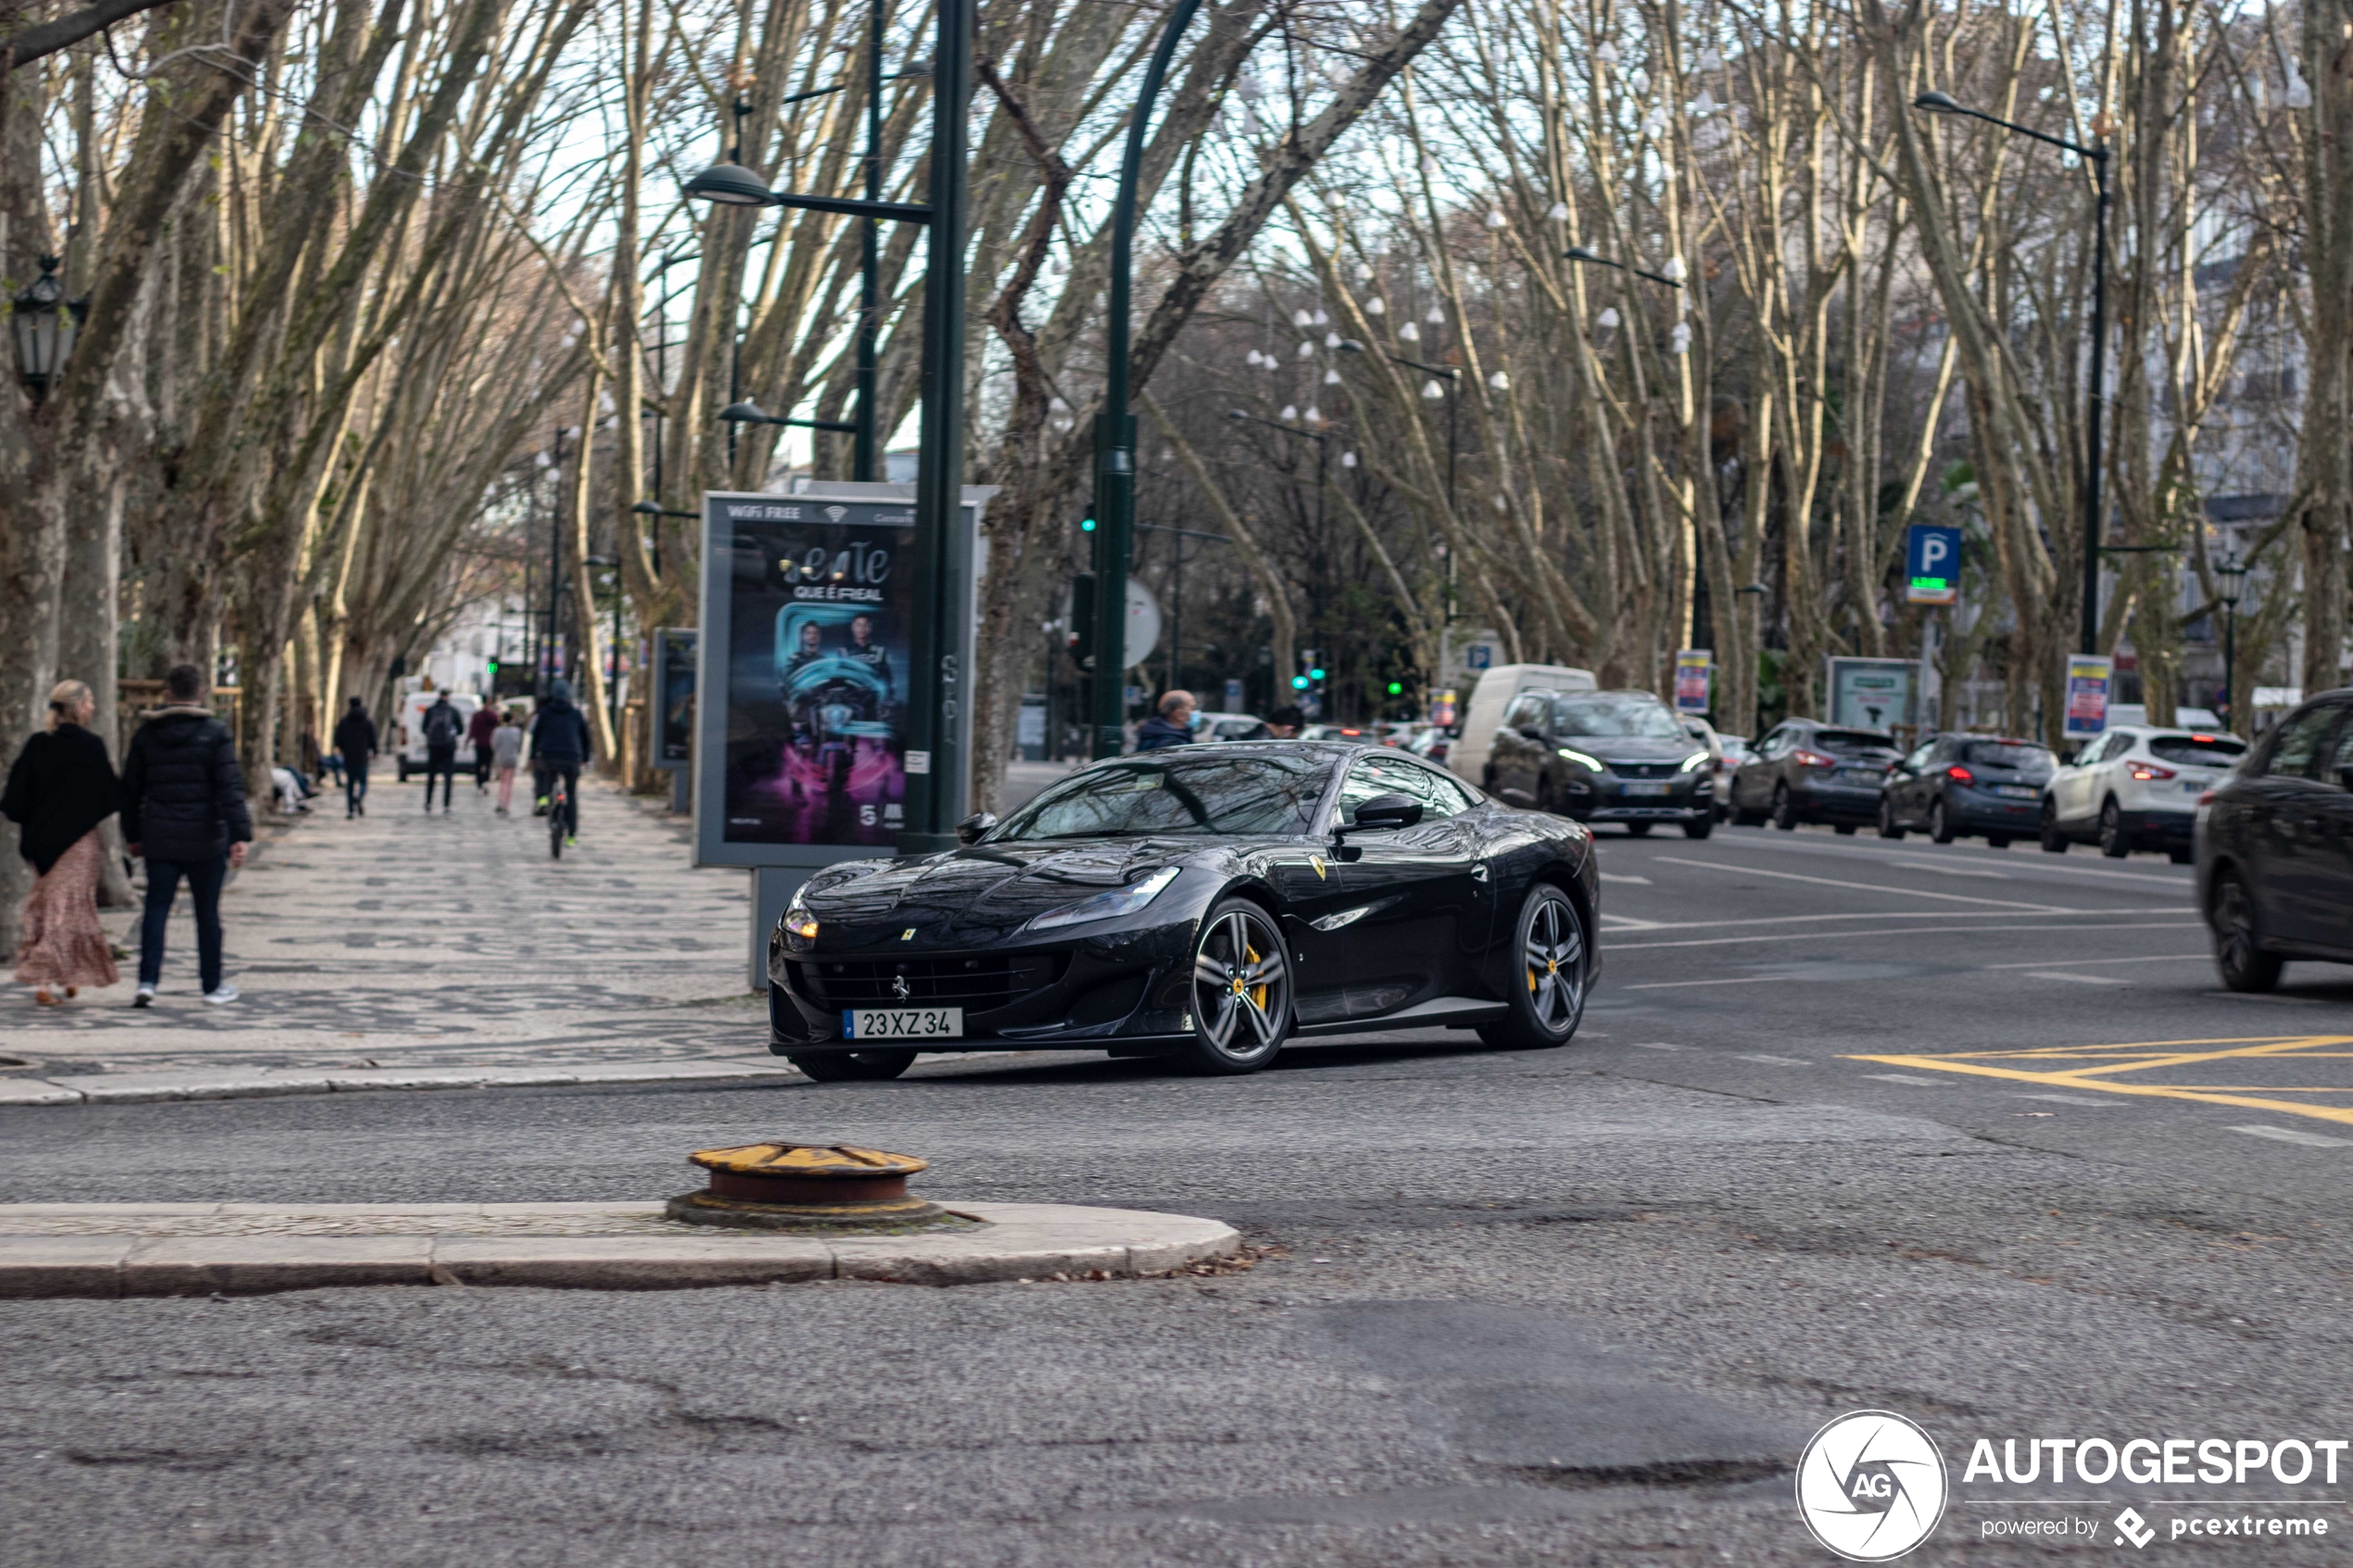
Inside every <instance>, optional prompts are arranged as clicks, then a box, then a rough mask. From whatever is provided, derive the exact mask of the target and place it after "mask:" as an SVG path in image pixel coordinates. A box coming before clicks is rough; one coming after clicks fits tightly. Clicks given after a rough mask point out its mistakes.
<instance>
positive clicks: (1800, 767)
mask: <svg viewBox="0 0 2353 1568" xmlns="http://www.w3.org/2000/svg"><path fill="white" fill-rule="evenodd" d="M1895 760H1896V750H1895V737H1894V735H1891V734H1887V733H1886V732H1885V731H1883V730H1855V729H1849V728H1847V727H1846V726H1845V725H1843V724H1832V723H1831V722H1829V721H1826V720H1821V719H1785V720H1783V721H1781V722H1780V723H1779V724H1777V725H1775V726H1774V727H1773V733H1772V734H1769V735H1767V736H1766V737H1765V738H1764V739H1763V740H1762V741H1760V742H1758V743H1757V746H1756V755H1755V757H1754V758H1752V759H1750V760H1748V761H1746V762H1743V763H1742V764H1741V766H1740V768H1739V770H1738V771H1736V772H1734V773H1733V774H1732V821H1733V822H1738V823H1740V824H1741V825H1742V826H1743V827H1748V826H1753V825H1755V823H1757V822H1762V821H1764V820H1765V818H1766V817H1767V816H1768V815H1769V816H1770V817H1771V818H1772V819H1773V825H1774V826H1775V827H1777V828H1793V827H1795V826H1796V825H1797V824H1798V823H1800V822H1828V823H1830V824H1831V827H1833V828H1834V829H1836V830H1837V831H1838V832H1840V833H1846V834H1851V833H1853V832H1854V831H1855V830H1856V828H1858V827H1862V826H1865V825H1866V824H1876V823H1877V822H1879V797H1880V791H1881V789H1883V788H1884V787H1885V786H1886V784H1887V770H1888V768H1889V767H1890V766H1891V765H1892V764H1893V763H1894V761H1895Z"/></svg>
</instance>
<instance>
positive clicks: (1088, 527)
mask: <svg viewBox="0 0 2353 1568" xmlns="http://www.w3.org/2000/svg"><path fill="white" fill-rule="evenodd" d="M1078 532H1079V533H1093V532H1095V520H1094V519H1093V518H1091V517H1088V518H1081V519H1079V520H1078Z"/></svg>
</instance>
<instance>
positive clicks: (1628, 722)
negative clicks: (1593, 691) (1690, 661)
mask: <svg viewBox="0 0 2353 1568" xmlns="http://www.w3.org/2000/svg"><path fill="white" fill-rule="evenodd" d="M1553 733H1554V734H1556V735H1598V736H1607V737H1610V738H1613V739H1614V738H1617V737H1619V736H1628V735H1630V736H1635V737H1638V738H1640V739H1642V740H1689V739H1691V738H1692V737H1691V736H1689V735H1687V734H1684V733H1683V726H1682V725H1680V724H1679V723H1677V722H1676V721H1675V715H1673V714H1672V713H1669V712H1668V711H1667V706H1666V704H1664V703H1662V702H1660V701H1659V700H1658V699H1657V698H1656V697H1645V696H1565V697H1561V698H1558V699H1556V700H1555V701H1554V704H1553Z"/></svg>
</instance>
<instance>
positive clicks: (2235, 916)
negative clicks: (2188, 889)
mask: <svg viewBox="0 0 2353 1568" xmlns="http://www.w3.org/2000/svg"><path fill="white" fill-rule="evenodd" d="M2212 923H2213V927H2214V967H2215V968H2216V969H2218V970H2220V971H2221V974H2222V984H2223V985H2225V986H2227V987H2229V988H2230V989H2231V990H2233V991H2268V990H2270V989H2271V987H2272V986H2274V985H2278V984H2279V982H2280V967H2281V963H2280V958H2279V955H2278V954H2276V953H2267V952H2265V951H2264V950H2263V944H2262V941H2261V938H2260V937H2259V936H2258V935H2257V933H2256V929H2255V900H2254V899H2253V898H2252V897H2249V896H2248V894H2247V891H2246V884H2245V883H2244V882H2241V881H2240V880H2239V879H2238V875H2237V873H2236V872H2224V873H2223V874H2222V878H2221V883H2220V884H2218V885H2217V886H2216V887H2215V889H2214V919H2213V922H2212Z"/></svg>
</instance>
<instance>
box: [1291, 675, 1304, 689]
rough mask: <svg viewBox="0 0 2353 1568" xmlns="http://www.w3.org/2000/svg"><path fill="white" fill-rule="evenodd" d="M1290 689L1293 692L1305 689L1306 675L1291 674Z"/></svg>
mask: <svg viewBox="0 0 2353 1568" xmlns="http://www.w3.org/2000/svg"><path fill="white" fill-rule="evenodd" d="M1290 689H1291V690H1293V691H1295V692H1303V691H1305V690H1306V689H1307V677H1306V676H1304V675H1293V676H1292V677H1291V678H1290Z"/></svg>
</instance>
